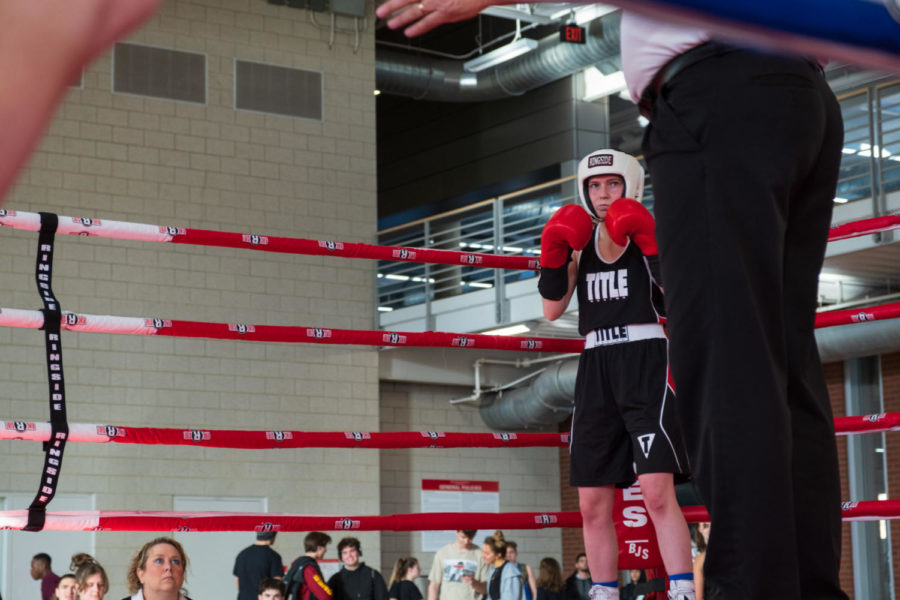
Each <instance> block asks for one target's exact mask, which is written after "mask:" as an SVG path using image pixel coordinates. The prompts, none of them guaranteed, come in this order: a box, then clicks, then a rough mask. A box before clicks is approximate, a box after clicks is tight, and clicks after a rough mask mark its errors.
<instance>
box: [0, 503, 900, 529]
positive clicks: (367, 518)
mask: <svg viewBox="0 0 900 600" xmlns="http://www.w3.org/2000/svg"><path fill="white" fill-rule="evenodd" d="M682 512H684V515H685V518H686V519H687V521H688V522H689V523H696V522H700V521H709V514H708V513H707V512H706V509H705V508H704V507H702V506H687V507H684V508H682ZM841 512H842V519H843V520H844V521H881V520H885V519H897V518H900V500H864V501H860V502H844V503H842V504H841ZM26 515H27V511H23V510H7V511H0V529H21V528H22V527H23V526H24V524H25V520H26ZM460 527H462V528H466V529H548V528H560V527H567V528H568V527H572V528H580V527H581V514H580V513H578V512H576V511H567V512H517V513H413V514H401V515H364V516H343V515H332V516H322V515H291V514H283V513H232V512H216V511H207V512H171V511H59V512H52V513H47V522H46V526H45V527H44V529H45V530H55V531H63V530H66V531H100V530H102V531H195V532H199V531H288V532H290V531H342V530H351V529H352V530H355V531H440V530H445V529H449V530H454V529H459V528H460Z"/></svg>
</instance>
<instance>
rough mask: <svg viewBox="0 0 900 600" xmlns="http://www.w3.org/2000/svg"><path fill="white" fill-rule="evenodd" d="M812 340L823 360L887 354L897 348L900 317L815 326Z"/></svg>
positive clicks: (898, 346) (899, 348)
mask: <svg viewBox="0 0 900 600" xmlns="http://www.w3.org/2000/svg"><path fill="white" fill-rule="evenodd" d="M816 342H817V343H818V345H819V356H821V357H822V362H823V363H829V362H835V361H839V360H847V359H848V358H858V357H860V356H873V355H876V354H890V353H891V352H896V351H897V350H900V319H886V320H884V321H871V322H869V323H854V324H853V325H839V326H837V327H825V328H823V329H817V330H816Z"/></svg>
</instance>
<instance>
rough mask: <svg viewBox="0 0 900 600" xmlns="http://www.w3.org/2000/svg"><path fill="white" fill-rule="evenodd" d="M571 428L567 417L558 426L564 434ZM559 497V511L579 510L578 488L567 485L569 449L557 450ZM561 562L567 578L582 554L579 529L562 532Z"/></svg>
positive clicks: (582, 547)
mask: <svg viewBox="0 0 900 600" xmlns="http://www.w3.org/2000/svg"><path fill="white" fill-rule="evenodd" d="M571 428H572V418H571V417H569V418H568V419H566V420H565V421H564V422H562V423H560V424H559V431H560V433H565V432H567V431H569V430H570V429H571ZM559 482H560V484H559V496H560V510H574V511H577V510H579V508H578V488H576V487H572V486H571V485H569V449H568V448H560V449H559ZM562 547H563V550H562V561H561V562H560V566H561V567H562V570H563V575H565V576H566V577H568V576H569V575H570V574H571V573H572V571H574V570H575V557H576V556H578V555H579V554H581V553H582V552H584V536H583V535H582V533H581V529H563V530H562Z"/></svg>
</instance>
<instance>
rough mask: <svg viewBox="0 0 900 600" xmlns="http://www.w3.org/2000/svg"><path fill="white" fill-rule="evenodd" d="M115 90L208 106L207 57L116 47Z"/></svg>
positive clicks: (144, 47)
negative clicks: (206, 104)
mask: <svg viewBox="0 0 900 600" xmlns="http://www.w3.org/2000/svg"><path fill="white" fill-rule="evenodd" d="M113 62H114V67H113V91H114V92H117V93H120V94H136V95H139V96H152V97H154V98H168V99H170V100H182V101H184V102H197V103H200V104H205V103H206V56H204V55H203V54H196V53H193V52H181V51H178V50H168V49H166V48H154V47H152V46H139V45H137V44H116V49H115V55H114V58H113Z"/></svg>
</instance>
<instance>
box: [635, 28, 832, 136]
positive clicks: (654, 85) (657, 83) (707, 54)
mask: <svg viewBox="0 0 900 600" xmlns="http://www.w3.org/2000/svg"><path fill="white" fill-rule="evenodd" d="M736 50H740V48H736V47H734V46H728V45H727V44H721V43H718V42H705V43H703V44H700V45H699V46H694V47H693V48H691V49H690V50H688V51H687V52H682V53H681V54H679V55H678V56H676V57H675V58H673V59H672V60H670V61H669V62H667V63H666V64H664V65H663V66H662V67H660V69H659V71H657V72H656V75H654V76H653V79H651V80H650V83H649V84H647V87H646V88H644V93H643V94H641V99H640V101H639V102H638V110H640V111H641V114H642V115H644V116H645V117H647V118H648V119H649V118H650V112H651V111H652V109H653V103H654V102H656V99H657V98H658V97H659V93H660V91H661V90H662V88H663V86H664V85H666V84H667V83H669V82H670V81H672V80H673V79H674V78H675V76H676V75H678V74H679V73H681V72H682V71H684V70H685V69H687V68H688V67H692V66H694V65H696V64H697V63H698V62H700V61H703V60H706V59H707V58H712V57H714V56H722V55H723V54H728V53H730V52H734V51H736ZM804 60H805V61H806V62H807V63H809V64H810V66H812V68H813V69H815V70H816V71H817V72H818V73H819V74H820V75H823V76H824V75H825V70H824V69H823V68H822V65H820V64H819V62H818V61H817V60H814V59H811V58H806V59H804Z"/></svg>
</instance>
